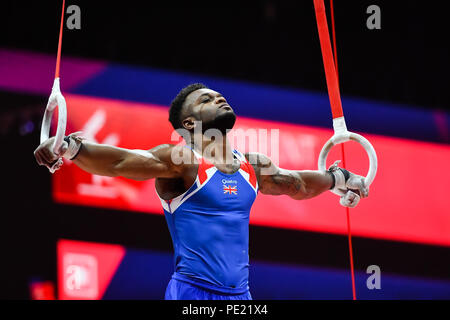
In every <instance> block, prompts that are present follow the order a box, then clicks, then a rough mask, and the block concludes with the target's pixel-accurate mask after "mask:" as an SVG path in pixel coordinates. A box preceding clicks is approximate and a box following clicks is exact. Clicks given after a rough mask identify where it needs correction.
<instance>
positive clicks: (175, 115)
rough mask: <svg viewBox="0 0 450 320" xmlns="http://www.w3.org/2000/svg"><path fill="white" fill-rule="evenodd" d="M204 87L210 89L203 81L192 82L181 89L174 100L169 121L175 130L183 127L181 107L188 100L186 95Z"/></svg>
mask: <svg viewBox="0 0 450 320" xmlns="http://www.w3.org/2000/svg"><path fill="white" fill-rule="evenodd" d="M204 88H206V89H208V87H207V86H205V85H204V84H203V83H192V84H190V85H188V86H187V87H184V88H183V89H181V90H180V92H178V94H177V96H176V97H175V99H173V100H172V103H171V104H170V109H169V121H170V123H171V124H172V126H173V128H174V129H175V130H176V129H179V128H182V127H183V125H182V124H181V119H180V116H181V108H182V107H183V103H184V101H185V100H186V97H187V96H188V95H189V94H190V93H192V92H194V91H195V90H198V89H204Z"/></svg>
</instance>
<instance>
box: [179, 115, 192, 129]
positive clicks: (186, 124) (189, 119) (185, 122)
mask: <svg viewBox="0 0 450 320" xmlns="http://www.w3.org/2000/svg"><path fill="white" fill-rule="evenodd" d="M181 124H182V125H183V128H185V129H186V130H189V131H192V130H194V128H195V118H194V117H187V118H185V119H183V120H182V121H181Z"/></svg>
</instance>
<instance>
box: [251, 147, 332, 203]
mask: <svg viewBox="0 0 450 320" xmlns="http://www.w3.org/2000/svg"><path fill="white" fill-rule="evenodd" d="M246 158H247V159H248V160H249V161H250V163H251V164H252V165H253V168H254V169H255V173H256V178H257V180H258V185H259V191H261V193H263V194H271V195H288V196H290V197H291V198H293V199H296V200H303V199H310V198H313V197H315V196H318V195H319V194H321V193H322V192H324V191H327V190H329V189H330V188H331V187H332V184H333V177H332V174H331V173H328V172H320V171H312V170H301V171H298V170H285V169H281V168H278V167H277V166H276V165H274V164H273V163H272V161H270V159H269V158H268V157H267V156H265V155H263V154H257V153H251V154H246Z"/></svg>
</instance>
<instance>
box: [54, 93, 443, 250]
mask: <svg viewBox="0 0 450 320" xmlns="http://www.w3.org/2000/svg"><path fill="white" fill-rule="evenodd" d="M66 100H67V106H68V114H69V119H68V120H69V122H68V125H67V131H68V132H74V131H79V130H83V128H84V130H85V134H86V131H88V132H87V133H88V134H87V135H88V138H90V139H95V140H96V141H98V142H101V143H108V144H112V145H118V146H121V147H124V148H130V149H150V148H152V147H154V146H157V145H159V144H163V143H170V137H171V134H172V129H171V126H170V124H169V123H168V121H167V117H168V113H167V112H168V111H167V110H168V109H167V108H165V107H159V106H153V105H148V104H139V103H132V102H125V101H117V100H110V99H100V98H92V97H85V96H78V95H66ZM236 128H244V129H245V128H265V129H269V130H270V129H279V130H280V131H279V153H280V159H279V165H280V167H282V168H286V169H299V170H302V169H313V170H314V169H316V168H317V158H318V155H319V152H320V150H321V148H322V146H323V144H324V143H325V141H326V140H328V139H329V138H330V137H331V136H332V133H333V132H332V130H328V129H322V128H314V127H308V126H300V125H293V124H286V123H280V122H272V121H264V120H256V119H248V118H242V117H240V118H238V121H237V122H236ZM350 129H351V128H350ZM364 136H365V137H366V138H367V139H368V140H369V141H371V143H372V144H373V146H374V147H375V149H376V151H377V155H378V160H379V169H378V173H377V177H376V179H375V181H374V183H373V185H372V186H371V190H370V197H369V198H368V199H364V200H363V201H361V203H360V204H359V206H358V207H357V208H355V209H351V215H352V234H353V235H355V236H365V237H373V238H382V239H393V240H398V241H411V242H419V243H429V244H437V245H450V215H449V214H448V212H449V211H450V197H448V188H445V187H442V185H443V183H445V181H449V180H450V172H449V171H448V170H446V169H445V168H446V167H447V166H448V164H449V163H450V147H449V146H447V145H440V144H435V143H427V142H419V141H412V140H407V139H399V138H391V137H383V136H378V135H364ZM339 149H340V148H334V149H333V150H332V151H331V152H330V155H329V157H328V159H329V161H330V164H331V161H332V160H335V159H339ZM241 151H244V150H241ZM269 157H270V154H269ZM346 161H347V168H348V169H349V170H351V171H353V172H355V173H359V174H363V175H364V174H365V173H366V172H367V169H368V162H369V161H368V158H367V155H366V154H365V151H364V150H363V149H362V147H361V146H359V145H358V144H356V143H353V142H350V143H347V144H346ZM53 186H54V187H53V197H54V199H55V200H56V201H58V202H63V203H74V204H82V205H89V206H100V207H106V208H114V209H121V210H131V211H140V212H148V213H157V214H162V208H161V204H160V201H159V199H158V197H157V195H156V192H155V189H154V181H153V180H148V181H133V180H127V179H124V178H110V177H100V176H95V175H91V174H88V173H86V172H84V171H82V170H81V169H79V168H78V167H76V166H75V165H73V164H71V162H69V161H66V164H65V166H63V168H62V169H61V170H60V171H58V172H57V173H55V174H54V175H53ZM250 223H251V224H254V225H263V226H271V227H280V228H290V229H298V230H311V231H318V232H329V233H337V234H346V232H347V227H346V218H345V210H344V208H343V207H341V206H340V205H339V201H338V197H337V196H335V195H334V194H331V193H330V192H326V193H324V194H323V195H320V196H319V197H317V198H314V199H311V200H307V201H296V200H293V199H291V198H289V197H287V196H278V197H274V196H267V195H262V194H259V195H258V198H257V200H256V202H255V204H254V207H253V209H252V212H251V216H250Z"/></svg>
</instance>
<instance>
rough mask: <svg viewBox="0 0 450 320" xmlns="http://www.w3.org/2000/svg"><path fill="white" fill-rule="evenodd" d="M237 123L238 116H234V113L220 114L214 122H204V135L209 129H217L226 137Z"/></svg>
mask: <svg viewBox="0 0 450 320" xmlns="http://www.w3.org/2000/svg"><path fill="white" fill-rule="evenodd" d="M218 111H219V110H218ZM235 122H236V115H235V114H234V112H223V113H221V114H218V115H217V116H216V117H215V118H214V119H213V120H211V121H208V122H203V123H202V133H203V134H204V133H205V131H206V130H208V129H217V130H219V131H220V132H221V133H222V134H223V135H225V134H226V133H227V131H228V130H231V129H233V126H234V123H235Z"/></svg>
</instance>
